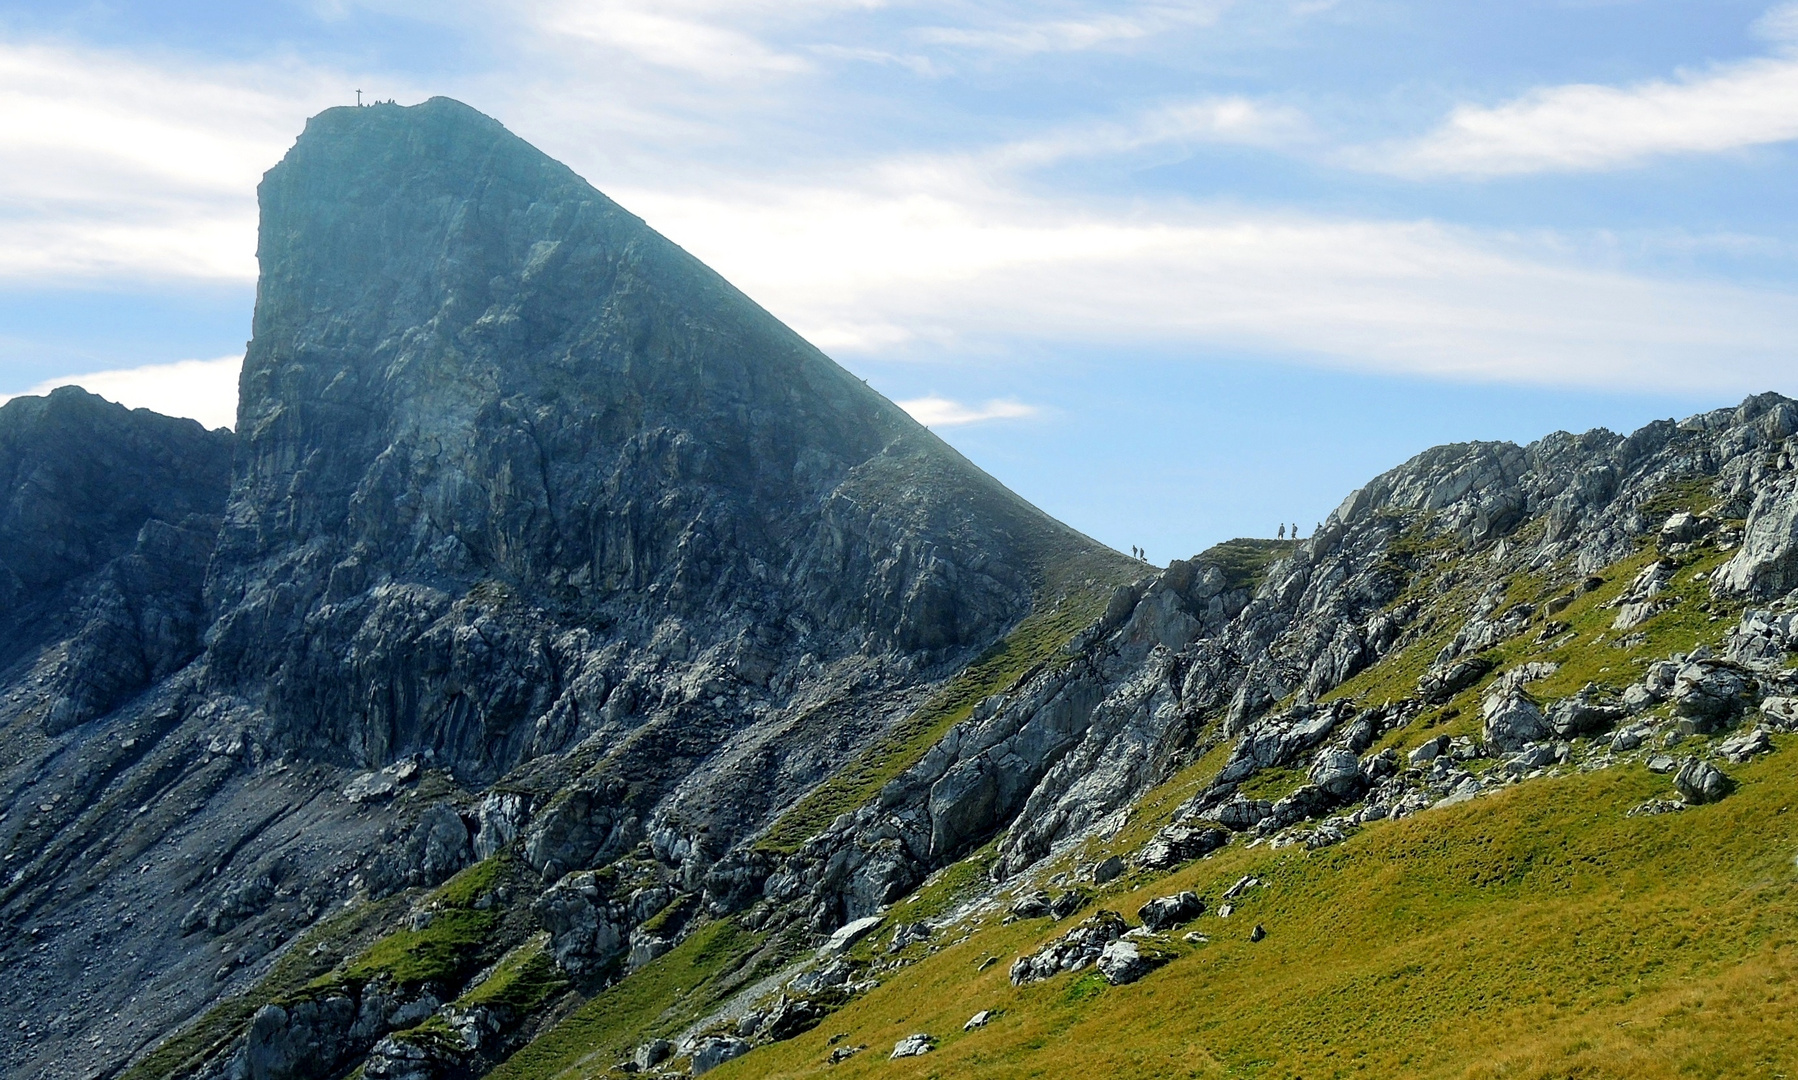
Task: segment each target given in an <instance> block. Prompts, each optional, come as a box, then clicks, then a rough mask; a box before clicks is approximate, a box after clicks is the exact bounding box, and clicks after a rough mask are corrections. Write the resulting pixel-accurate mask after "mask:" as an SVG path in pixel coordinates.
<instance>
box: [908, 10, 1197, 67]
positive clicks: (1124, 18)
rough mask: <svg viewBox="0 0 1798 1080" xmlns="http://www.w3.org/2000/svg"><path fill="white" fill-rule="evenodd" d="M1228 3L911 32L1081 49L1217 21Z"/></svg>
mask: <svg viewBox="0 0 1798 1080" xmlns="http://www.w3.org/2000/svg"><path fill="white" fill-rule="evenodd" d="M1228 7H1230V3H1229V2H1228V0H1213V2H1204V0H1201V2H1195V3H1184V4H1143V5H1139V6H1136V7H1134V8H1131V9H1129V10H1127V11H1123V12H1118V13H1099V12H1092V13H1085V14H1082V15H1077V16H1074V17H1069V18H1060V19H1013V20H997V21H993V22H990V23H988V24H987V25H984V26H926V27H919V28H917V29H915V30H913V31H912V32H911V35H910V36H911V37H912V38H913V39H914V40H916V41H918V42H921V43H923V44H926V45H943V46H950V47H953V48H958V49H971V50H977V51H982V52H995V53H1012V54H1031V53H1065V52H1080V51H1082V50H1086V49H1094V48H1101V47H1104V46H1107V45H1114V44H1120V43H1127V42H1134V41H1140V40H1143V39H1145V38H1149V37H1152V36H1154V35H1156V34H1162V33H1167V32H1169V31H1172V30H1181V29H1186V28H1189V27H1194V26H1209V25H1211V24H1213V23H1215V22H1217V20H1218V17H1219V16H1220V15H1221V14H1222V13H1223V12H1224V10H1225V9H1227V8H1228Z"/></svg>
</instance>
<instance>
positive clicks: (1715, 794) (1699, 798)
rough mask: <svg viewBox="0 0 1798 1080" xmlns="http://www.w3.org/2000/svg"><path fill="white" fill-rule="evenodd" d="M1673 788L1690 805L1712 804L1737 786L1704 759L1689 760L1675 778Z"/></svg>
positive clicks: (1680, 768) (1681, 766) (1683, 764)
mask: <svg viewBox="0 0 1798 1080" xmlns="http://www.w3.org/2000/svg"><path fill="white" fill-rule="evenodd" d="M1673 786H1674V787H1675V788H1678V789H1679V794H1680V797H1681V798H1683V799H1685V800H1686V801H1687V802H1689V803H1711V802H1716V801H1717V800H1718V799H1721V798H1723V797H1724V796H1725V795H1727V794H1729V792H1730V790H1731V789H1732V788H1733V787H1734V786H1735V785H1734V784H1732V783H1731V782H1730V779H1729V777H1727V776H1725V775H1723V771H1722V770H1721V769H1719V768H1717V767H1716V766H1715V765H1712V764H1711V763H1710V762H1708V761H1705V760H1704V759H1703V758H1687V759H1686V760H1685V761H1684V762H1683V763H1682V764H1681V765H1680V767H1679V772H1678V773H1676V774H1675V775H1674V777H1673Z"/></svg>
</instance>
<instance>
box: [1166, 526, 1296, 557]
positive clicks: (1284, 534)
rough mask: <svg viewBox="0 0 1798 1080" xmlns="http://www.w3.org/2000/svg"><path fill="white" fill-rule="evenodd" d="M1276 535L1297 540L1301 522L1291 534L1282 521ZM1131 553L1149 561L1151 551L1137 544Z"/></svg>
mask: <svg viewBox="0 0 1798 1080" xmlns="http://www.w3.org/2000/svg"><path fill="white" fill-rule="evenodd" d="M1322 529H1323V522H1321V521H1320V522H1318V524H1317V530H1322ZM1274 535H1275V538H1276V539H1279V540H1284V539H1286V538H1287V536H1288V535H1290V536H1291V537H1292V539H1294V540H1297V539H1298V538H1299V523H1298V522H1296V521H1295V522H1293V523H1292V532H1291V533H1290V534H1288V533H1287V531H1286V523H1285V522H1284V521H1282V522H1281V523H1280V529H1279V531H1278V532H1277V533H1275V534H1274ZM1130 555H1131V557H1132V558H1137V559H1141V560H1142V561H1143V562H1148V561H1149V553H1148V552H1147V551H1144V550H1143V549H1142V548H1139V547H1137V546H1136V545H1135V544H1131V545H1130Z"/></svg>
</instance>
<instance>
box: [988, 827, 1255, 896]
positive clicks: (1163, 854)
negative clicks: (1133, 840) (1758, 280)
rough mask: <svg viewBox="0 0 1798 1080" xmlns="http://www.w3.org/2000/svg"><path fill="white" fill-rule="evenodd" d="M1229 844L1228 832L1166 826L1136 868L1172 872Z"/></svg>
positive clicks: (1145, 847) (1139, 856)
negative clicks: (1183, 864)
mask: <svg viewBox="0 0 1798 1080" xmlns="http://www.w3.org/2000/svg"><path fill="white" fill-rule="evenodd" d="M1229 842H1230V832H1229V830H1228V829H1223V828H1218V827H1216V826H1212V825H1194V824H1188V823H1175V824H1172V825H1164V826H1162V827H1161V828H1160V829H1158V830H1156V832H1155V836H1154V838H1153V839H1151V840H1150V841H1149V842H1148V843H1147V844H1144V845H1143V848H1142V850H1141V851H1139V852H1137V853H1136V865H1138V866H1140V867H1142V868H1143V869H1145V870H1171V869H1173V868H1174V867H1176V866H1178V865H1180V864H1181V863H1183V862H1188V861H1190V860H1193V859H1200V858H1204V857H1205V856H1206V855H1209V854H1211V853H1212V852H1213V851H1216V850H1217V849H1219V848H1221V847H1223V846H1224V845H1226V844H1228V843H1229ZM1014 910H1015V909H1014Z"/></svg>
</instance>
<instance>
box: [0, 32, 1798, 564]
mask: <svg viewBox="0 0 1798 1080" xmlns="http://www.w3.org/2000/svg"><path fill="white" fill-rule="evenodd" d="M358 88H360V89H362V90H363V91H365V92H366V94H367V95H368V96H370V97H379V98H389V97H391V98H396V99H398V100H399V101H401V102H402V103H410V102H414V101H418V100H422V99H423V98H425V97H428V96H430V95H433V94H447V95H450V96H453V97H457V98H460V99H461V100H464V101H467V102H468V103H470V104H472V105H474V106H475V107H477V108H480V109H482V110H483V111H486V112H488V113H491V114H492V115H494V116H496V117H498V118H499V119H500V120H502V121H504V122H505V123H506V124H507V125H508V126H509V127H511V128H512V129H513V130H514V131H516V132H518V133H519V134H520V135H523V136H524V137H525V138H527V139H530V140H531V141H532V142H534V143H536V144H537V145H539V146H540V147H542V148H543V149H544V150H546V151H547V152H549V153H551V154H553V155H555V156H556V157H558V158H561V159H562V160H564V161H566V162H568V163H569V164H570V165H571V166H573V167H574V168H575V169H576V170H577V171H579V172H580V173H582V174H583V175H584V176H586V177H587V178H588V179H589V180H591V181H593V183H594V184H595V185H597V186H598V187H599V188H601V189H602V190H604V191H606V192H607V193H608V194H611V195H612V196H613V197H615V198H617V199H618V200H619V201H620V202H622V203H624V204H625V205H626V206H627V207H630V208H631V209H633V210H635V211H636V212H637V213H639V214H641V215H643V216H644V217H645V218H646V219H647V220H648V221H649V222H650V223H651V224H652V225H654V226H656V227H657V228H659V229H661V230H662V231H663V232H664V233H666V234H667V235H669V236H670V237H671V238H673V239H674V240H676V241H677V242H679V243H681V244H682V245H684V246H686V247H687V248H688V249H690V250H692V251H693V252H694V253H695V254H697V255H699V256H700V257H701V258H703V259H705V260H707V261H708V262H710V263H712V265H714V266H715V267H717V268H718V269H719V270H720V271H721V272H723V273H724V274H725V275H726V276H727V277H730V278H731V279H732V280H733V281H735V282H736V283H737V284H738V285H739V286H741V287H742V288H744V289H745V291H747V292H748V293H749V294H750V295H752V296H754V297H755V298H756V299H758V300H760V301H761V302H762V303H763V304H764V305H766V306H767V307H768V308H769V309H770V310H772V311H774V312H775V313H776V314H777V315H780V316H781V317H782V318H785V319H786V320H788V321H789V322H790V323H792V324H793V325H794V326H795V327H796V328H797V329H799V330H800V331H801V332H802V333H804V334H806V335H807V336H808V337H810V338H812V340H814V341H815V342H817V343H818V344H819V345H820V346H821V347H823V348H824V349H825V350H826V351H827V352H829V353H831V354H832V355H833V356H835V357H836V358H837V359H838V360H840V361H841V362H842V363H844V364H845V365H846V366H848V367H849V368H851V369H852V370H854V371H856V372H857V373H859V374H861V375H863V376H865V377H867V378H868V379H869V381H870V382H871V383H872V384H873V385H874V386H876V387H877V388H879V389H881V390H882V391H883V392H885V393H886V394H888V396H890V397H892V398H894V399H895V400H898V401H900V402H902V403H904V404H906V405H907V407H908V408H910V409H911V410H912V411H913V412H914V414H915V415H918V416H919V417H920V419H923V420H925V421H926V422H927V423H930V424H931V425H932V426H933V427H934V428H935V429H936V430H937V431H938V432H939V433H940V434H942V435H943V436H944V437H945V438H947V439H949V440H950V441H951V442H952V443H954V444H955V445H956V446H958V447H960V448H961V449H962V450H963V451H964V452H966V453H967V454H968V455H969V456H970V457H972V458H973V459H974V460H975V461H977V462H978V463H980V464H981V465H983V466H985V467H986V468H987V469H989V470H990V471H992V472H993V473H994V474H995V475H997V476H999V477H1000V478H1001V479H1002V480H1004V481H1006V482H1007V483H1009V484H1011V485H1012V486H1013V487H1014V488H1015V489H1017V490H1018V491H1019V492H1020V493H1021V494H1023V495H1025V496H1026V497H1028V498H1030V499H1032V500H1033V501H1035V502H1037V503H1038V504H1039V505H1042V506H1043V507H1044V508H1045V509H1047V510H1049V511H1051V512H1052V513H1055V514H1057V515H1058V516H1060V517H1062V518H1064V519H1065V520H1067V521H1069V522H1071V523H1072V524H1074V525H1076V526H1078V527H1080V528H1082V529H1084V530H1086V531H1087V532H1089V533H1092V534H1093V535H1095V536H1097V537H1099V538H1100V539H1102V540H1105V541H1107V542H1109V543H1111V544H1113V545H1115V546H1118V547H1120V548H1124V547H1128V546H1129V545H1132V544H1138V545H1142V546H1143V547H1145V548H1147V549H1148V551H1149V553H1150V555H1151V557H1152V558H1154V559H1155V560H1156V561H1164V560H1166V559H1168V558H1171V557H1177V556H1183V555H1187V554H1191V553H1192V552H1194V551H1197V550H1199V549H1200V548H1202V547H1204V546H1206V545H1208V544H1210V543H1212V542H1215V541H1217V540H1220V539H1224V538H1227V537H1230V536H1235V535H1270V534H1272V532H1273V531H1274V528H1275V525H1276V523H1278V522H1282V521H1287V522H1290V521H1299V522H1302V523H1303V524H1304V526H1305V527H1306V528H1309V527H1310V526H1311V525H1312V524H1313V523H1314V522H1315V521H1317V520H1318V519H1320V518H1322V517H1323V516H1324V515H1325V514H1326V513H1328V512H1329V510H1330V509H1331V508H1333V507H1334V506H1335V505H1336V504H1337V503H1338V502H1339V501H1340V500H1341V499H1342V498H1343V496H1344V495H1346V494H1347V493H1348V492H1349V490H1351V489H1352V488H1354V487H1355V486H1357V485H1358V484H1360V483H1361V482H1363V481H1365V480H1366V479H1368V478H1369V477H1371V476H1372V475H1373V474H1374V473H1376V472H1378V471H1380V470H1382V469H1384V468H1387V467H1389V466H1391V465H1393V464H1396V463H1397V462H1399V461H1401V460H1403V459H1404V458H1406V457H1408V456H1409V455H1411V454H1413V453H1415V452H1417V451H1418V450H1421V449H1423V448H1425V447H1427V446H1430V445H1433V444H1435V443H1438V442H1444V441H1451V440H1459V439H1471V438H1509V439H1516V440H1519V441H1527V440H1529V439H1531V438H1535V437H1537V436H1540V435H1542V434H1544V433H1546V432H1549V431H1552V430H1555V429H1557V428H1567V429H1573V430H1581V429H1584V428H1588V427H1594V426H1608V427H1611V428H1613V429H1617V430H1628V429H1630V428H1633V427H1634V426H1636V425H1639V424H1641V423H1643V422H1646V421H1648V420H1651V419H1655V418H1659V417H1667V416H1684V415H1688V414H1690V413H1692V412H1696V411H1699V410H1701V409H1705V408H1712V407H1716V406H1719V405H1725V404H1731V403H1733V402H1735V401H1737V400H1739V399H1740V398H1741V397H1742V396H1744V395H1745V394H1747V393H1750V392H1755V391H1759V390H1764V389H1777V390H1781V391H1783V392H1786V393H1791V394H1795V395H1798V364H1794V362H1793V357H1794V350H1793V347H1792V346H1793V344H1794V343H1795V342H1798V201H1794V200H1793V199H1791V197H1790V195H1789V192H1790V190H1791V188H1792V186H1793V179H1794V173H1795V171H1798V5H1794V4H1770V3H1768V2H1766V0H1761V2H1755V3H1740V2H1735V0H1704V2H1691V0H1682V2H1674V0H1510V2H1507V3H1503V4H1498V3H1481V4H1473V3H1465V2H1445V0H1435V2H1423V0H1260V2H1232V0H1202V2H1173V0H1169V2H1150V3H1109V4H1106V3H1087V2H1081V0H1065V2H1058V3H1021V2H1020V3H1006V2H983V3H973V2H960V0H916V2H906V0H737V2H725V0H599V2H591V0H590V2H576V0H517V2H511V3H506V4H498V3H488V2H477V0H434V2H429V3H425V2H415V0H365V2H364V0H296V2H283V0H264V2H262V3H256V4H250V3H220V2H207V0H185V2H176V0H169V2H134V3H122V2H92V3H83V2H80V0H74V2H70V0H61V2H58V3H35V2H32V3H19V2H5V0H0V395H4V394H11V393H22V392H29V391H32V390H35V389H39V388H42V387H45V386H48V385H54V384H56V383H59V382H64V381H78V382H82V383H83V384H85V385H88V386H89V387H90V388H92V389H95V390H96V391H98V392H101V393H105V394H108V395H109V396H113V397H115V398H118V399H120V400H124V401H126V402H127V403H130V404H141V405H148V406H151V407H160V408H163V409H164V410H165V411H176V412H183V413H187V414H192V415H198V416H200V417H201V418H203V419H206V420H208V421H211V422H223V421H224V420H225V419H227V418H228V417H229V415H230V410H231V407H232V402H233V395H234V388H233V384H232V376H233V371H234V365H235V364H236V362H237V358H238V357H240V356H241V351H242V347H243V342H244V338H245V337H246V336H247V334H248V326H249V313H250V305H251V303H252V300H253V297H254V275H255V263H254V258H253V252H254V246H255V235H254V228H255V202H254V187H255V184H256V181H257V179H258V177H259V176H260V174H261V172H262V171H263V170H264V169H266V168H267V167H268V166H270V165H272V164H273V163H274V162H275V161H276V160H278V159H279V157H280V155H281V154H282V153H283V152H284V151H285V149H286V147H287V146H288V145H290V144H291V142H292V139H293V137H294V136H295V135H296V134H297V133H298V131H299V129H300V127H301V125H302V124H303V123H304V120H305V118H306V117H307V116H308V115H310V114H312V113H314V112H317V111H318V110H320V109H322V108H325V107H328V106H331V105H336V104H345V103H348V102H350V101H353V100H354V96H355V95H354V91H355V90H356V89H358Z"/></svg>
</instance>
